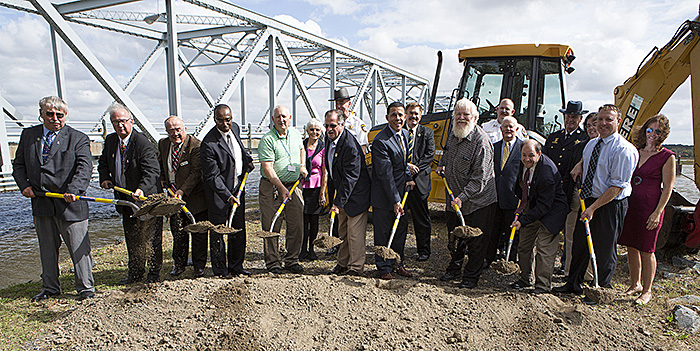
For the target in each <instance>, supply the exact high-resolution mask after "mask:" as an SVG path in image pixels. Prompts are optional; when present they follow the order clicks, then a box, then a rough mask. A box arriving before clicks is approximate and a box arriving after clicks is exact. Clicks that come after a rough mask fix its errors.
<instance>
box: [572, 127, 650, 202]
mask: <svg viewBox="0 0 700 351" xmlns="http://www.w3.org/2000/svg"><path fill="white" fill-rule="evenodd" d="M598 140H600V137H597V138H595V139H591V141H589V142H588V144H586V148H585V149H583V174H582V175H581V177H582V178H583V179H584V180H585V179H586V174H588V173H587V172H588V167H590V160H591V154H592V153H593V148H594V147H595V144H596V143H598ZM637 161H639V152H638V151H637V149H636V148H635V147H634V145H632V144H631V143H630V142H629V141H627V140H625V138H623V137H622V135H620V134H619V133H614V134H612V135H609V136H608V137H606V138H604V139H603V144H602V145H600V154H599V156H598V166H597V167H596V169H595V175H594V178H593V187H592V193H591V197H593V198H599V197H601V196H602V195H603V193H604V192H605V191H606V190H608V188H610V187H611V186H615V187H618V188H622V191H621V192H620V194H618V195H617V196H616V197H615V200H622V199H624V198H626V197H628V196H630V194H631V193H632V184H631V183H630V180H631V179H632V173H633V172H634V169H635V168H636V167H637ZM582 181H583V180H582Z"/></svg>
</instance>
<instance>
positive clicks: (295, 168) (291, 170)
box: [287, 165, 297, 172]
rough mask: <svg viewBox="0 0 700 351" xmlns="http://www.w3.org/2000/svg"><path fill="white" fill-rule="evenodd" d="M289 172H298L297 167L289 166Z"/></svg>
mask: <svg viewBox="0 0 700 351" xmlns="http://www.w3.org/2000/svg"><path fill="white" fill-rule="evenodd" d="M287 170H288V171H290V172H296V170H297V167H296V166H294V165H289V166H287Z"/></svg>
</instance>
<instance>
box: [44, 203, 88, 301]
mask: <svg viewBox="0 0 700 351" xmlns="http://www.w3.org/2000/svg"><path fill="white" fill-rule="evenodd" d="M34 227H35V228H36V234H37V238H38V240H39V253H40V255H41V282H42V284H41V285H42V287H43V288H44V290H46V291H47V292H49V293H53V294H60V293H61V285H60V282H59V281H58V276H59V274H60V272H59V271H58V249H59V248H60V247H61V238H63V242H65V243H66V246H67V247H68V253H69V254H70V258H71V261H73V267H74V268H75V289H76V290H77V291H78V294H80V293H82V292H84V291H92V292H94V291H95V287H94V279H93V277H92V253H91V250H90V236H89V235H88V220H87V219H86V220H82V221H66V220H63V219H60V218H58V217H55V216H34Z"/></svg>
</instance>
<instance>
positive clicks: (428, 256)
mask: <svg viewBox="0 0 700 351" xmlns="http://www.w3.org/2000/svg"><path fill="white" fill-rule="evenodd" d="M429 258H430V255H426V254H421V255H418V258H416V261H418V262H425V261H427V260H428V259H429Z"/></svg>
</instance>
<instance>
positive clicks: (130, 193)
mask: <svg viewBox="0 0 700 351" xmlns="http://www.w3.org/2000/svg"><path fill="white" fill-rule="evenodd" d="M114 190H116V191H118V192H120V193H122V194H127V195H132V196H133V195H134V192H133V191H131V190H127V189H124V188H120V187H118V186H116V185H115V186H114ZM139 200H141V201H144V200H146V197H145V196H143V195H141V196H139Z"/></svg>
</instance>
